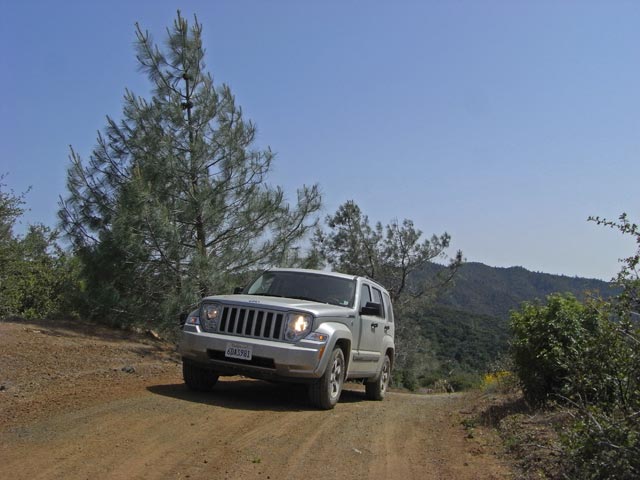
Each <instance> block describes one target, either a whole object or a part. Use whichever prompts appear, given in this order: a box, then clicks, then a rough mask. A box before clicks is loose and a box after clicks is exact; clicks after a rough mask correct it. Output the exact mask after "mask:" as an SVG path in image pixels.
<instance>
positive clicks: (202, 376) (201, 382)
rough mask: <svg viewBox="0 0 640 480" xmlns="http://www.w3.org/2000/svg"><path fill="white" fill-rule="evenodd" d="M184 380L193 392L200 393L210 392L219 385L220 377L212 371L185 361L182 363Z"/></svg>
mask: <svg viewBox="0 0 640 480" xmlns="http://www.w3.org/2000/svg"><path fill="white" fill-rule="evenodd" d="M182 378H184V383H186V384H187V386H188V387H189V388H190V389H191V390H196V391H198V392H210V391H211V390H212V389H213V387H214V386H215V384H216V383H218V375H216V374H214V373H213V372H212V371H211V370H208V369H206V368H202V367H199V366H197V365H194V364H193V363H190V362H185V361H183V362H182Z"/></svg>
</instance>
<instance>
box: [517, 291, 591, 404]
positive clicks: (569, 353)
mask: <svg viewBox="0 0 640 480" xmlns="http://www.w3.org/2000/svg"><path fill="white" fill-rule="evenodd" d="M599 315H600V314H599V313H598V311H597V310H596V309H595V308H590V307H587V306H585V305H583V304H581V303H580V302H579V301H578V300H576V298H575V297H573V296H572V295H568V294H567V295H559V294H556V295H550V296H549V297H547V304H546V305H541V304H537V303H525V304H523V306H522V308H521V309H520V310H519V311H516V312H513V313H512V315H511V329H512V332H513V340H512V343H511V351H512V355H513V361H514V364H515V371H516V374H517V375H518V377H519V379H520V381H521V382H522V389H523V392H524V395H525V398H526V399H527V401H529V402H531V403H533V404H542V403H545V402H546V401H548V400H549V399H550V398H557V397H558V396H562V395H566V394H567V390H566V387H567V386H568V382H569V375H570V371H571V369H572V367H573V364H574V362H575V360H576V358H578V357H579V356H580V355H581V352H582V351H583V350H584V348H585V344H586V343H587V341H588V339H589V338H590V337H591V336H592V335H593V332H594V331H595V329H596V328H597V325H598V316H599Z"/></svg>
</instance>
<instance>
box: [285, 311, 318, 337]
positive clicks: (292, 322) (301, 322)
mask: <svg viewBox="0 0 640 480" xmlns="http://www.w3.org/2000/svg"><path fill="white" fill-rule="evenodd" d="M312 324H313V317H312V316H311V315H308V314H305V313H289V314H287V327H286V329H285V332H284V338H285V339H286V340H289V341H291V342H295V341H297V340H300V339H301V338H303V337H305V336H306V335H307V334H308V333H309V332H310V331H311V326H312Z"/></svg>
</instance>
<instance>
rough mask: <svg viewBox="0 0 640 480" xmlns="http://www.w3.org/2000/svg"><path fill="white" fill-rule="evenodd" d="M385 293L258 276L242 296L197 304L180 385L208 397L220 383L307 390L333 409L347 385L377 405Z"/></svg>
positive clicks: (325, 280)
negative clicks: (360, 386) (270, 383)
mask: <svg viewBox="0 0 640 480" xmlns="http://www.w3.org/2000/svg"><path fill="white" fill-rule="evenodd" d="M393 339H394V323H393V309H392V306H391V299H390V298H389V293H388V292H387V291H386V290H385V289H384V288H383V287H382V286H380V285H379V284H377V283H376V282H374V281H372V280H369V279H368V278H363V277H358V276H353V275H344V274H340V273H333V272H324V271H317V270H303V269H272V270H267V271H265V272H263V273H262V274H261V275H260V276H259V277H258V278H257V279H256V280H255V281H254V282H253V283H251V285H249V286H248V287H246V288H245V289H244V290H243V291H242V293H240V294H237V295H218V296H212V297H206V298H204V299H202V302H201V303H200V306H199V308H198V310H195V311H193V312H191V313H190V314H189V316H188V317H187V320H186V322H185V324H184V326H183V327H182V335H181V339H180V344H179V351H180V354H181V355H182V369H183V376H184V381H185V383H186V384H187V385H188V386H189V387H190V388H192V389H194V390H200V391H209V390H211V389H212V388H213V387H214V385H215V384H216V382H217V381H218V377H219V376H222V375H238V374H240V375H245V376H247V377H253V378H262V379H268V380H278V381H288V382H302V383H307V384H308V389H309V397H310V399H311V401H312V403H313V404H314V405H316V406H317V407H319V408H322V409H331V408H333V407H334V406H335V405H336V403H337V402H338V400H339V398H340V393H341V392H342V385H343V383H344V381H345V380H361V381H363V382H364V384H365V386H366V394H367V397H369V398H370V399H373V400H382V399H383V398H384V396H385V393H386V391H387V387H388V385H389V379H390V376H391V368H392V366H393V359H394V351H395V347H394V340H393Z"/></svg>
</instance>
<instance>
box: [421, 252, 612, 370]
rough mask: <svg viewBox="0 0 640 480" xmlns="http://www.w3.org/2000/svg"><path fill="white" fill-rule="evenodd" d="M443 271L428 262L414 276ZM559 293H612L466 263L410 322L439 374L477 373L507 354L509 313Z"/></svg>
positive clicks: (593, 283)
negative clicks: (434, 298) (429, 304)
mask: <svg viewBox="0 0 640 480" xmlns="http://www.w3.org/2000/svg"><path fill="white" fill-rule="evenodd" d="M443 268H444V267H442V266H439V265H433V264H432V265H430V266H428V267H427V269H425V271H423V272H421V273H420V274H419V276H423V275H424V276H427V275H432V274H434V273H435V272H436V271H438V270H441V269H443ZM565 292H569V293H572V294H573V295H575V296H576V297H577V298H580V299H584V298H585V296H586V295H587V294H588V293H589V294H592V295H600V296H602V297H604V298H607V297H610V296H611V295H613V294H614V293H615V289H614V288H613V287H612V286H611V284H610V283H608V282H603V281H601V280H595V279H588V278H579V277H567V276H564V275H551V274H548V273H538V272H531V271H529V270H526V269H524V268H522V267H510V268H498V267H490V266H488V265H484V264H482V263H475V262H473V263H466V264H464V265H462V266H461V267H460V269H459V270H458V272H457V274H456V277H455V280H454V283H453V285H452V286H450V287H449V288H448V289H447V290H446V291H444V292H443V293H442V294H441V295H439V296H438V298H437V299H436V300H435V302H434V303H433V304H431V306H429V307H428V308H426V309H425V310H424V311H422V312H420V313H419V314H417V315H414V319H415V320H416V322H417V323H418V324H419V325H420V327H421V332H420V333H421V336H422V337H424V338H425V339H426V340H427V343H428V345H429V346H430V347H429V348H430V349H431V350H432V352H433V354H434V356H435V357H436V359H437V360H438V362H439V364H440V373H439V374H440V375H449V376H451V375H452V373H451V372H454V374H453V375H454V376H455V372H476V373H481V372H483V371H485V369H486V368H487V367H488V366H489V365H490V364H491V363H492V362H493V361H495V360H496V359H497V358H499V357H500V356H501V355H502V354H504V353H505V352H506V351H507V348H508V341H509V313H510V312H511V311H512V310H515V309H518V308H519V307H520V305H521V304H522V302H525V301H535V300H540V301H541V302H544V300H545V298H546V297H547V296H548V295H550V294H552V293H565ZM451 378H453V377H451Z"/></svg>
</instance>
